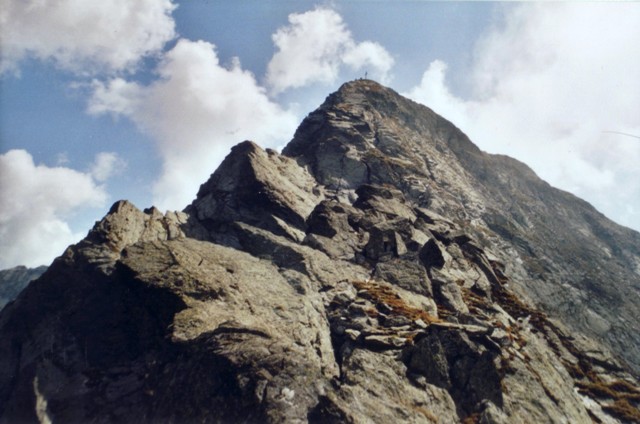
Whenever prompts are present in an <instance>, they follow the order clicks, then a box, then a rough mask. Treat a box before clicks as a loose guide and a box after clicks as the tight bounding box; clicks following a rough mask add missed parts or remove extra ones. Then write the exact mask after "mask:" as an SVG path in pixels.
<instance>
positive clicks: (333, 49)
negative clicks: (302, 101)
mask: <svg viewBox="0 0 640 424" xmlns="http://www.w3.org/2000/svg"><path fill="white" fill-rule="evenodd" d="M272 38H273V42H274V44H275V45H276V47H277V49H278V51H277V52H276V54H275V55H274V56H273V58H272V59H271V61H270V62H269V65H268V67H267V77H266V80H267V84H268V85H269V86H270V87H271V89H272V90H273V92H274V93H276V94H277V93H280V92H282V91H285V90H287V89H288V88H297V87H303V86H305V85H308V84H311V83H315V82H320V83H330V82H333V81H335V80H336V78H337V77H338V75H339V72H340V69H341V67H342V66H343V65H347V66H348V67H350V68H351V69H352V70H363V69H366V70H367V71H368V72H369V73H370V75H371V76H372V77H375V78H378V79H380V80H381V81H382V82H387V81H388V78H389V71H390V70H391V68H392V67H393V63H394V60H393V57H392V56H391V55H390V54H389V52H387V51H386V50H385V49H384V47H382V46H381V45H380V44H378V43H375V42H372V41H364V42H361V43H357V42H355V41H354V39H353V36H352V34H351V32H350V31H349V29H348V28H347V26H346V24H345V23H344V21H343V20H342V17H341V16H340V15H339V14H338V13H337V12H336V11H334V10H331V9H326V8H316V9H314V10H311V11H308V12H305V13H292V14H290V15H289V25H287V26H284V27H281V28H279V29H278V31H277V32H276V33H275V34H274V35H273V37H272Z"/></svg>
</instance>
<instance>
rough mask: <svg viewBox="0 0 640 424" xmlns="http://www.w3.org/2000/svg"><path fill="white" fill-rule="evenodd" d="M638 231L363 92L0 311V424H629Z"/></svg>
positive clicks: (337, 98) (633, 407) (246, 152)
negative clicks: (280, 145)
mask: <svg viewBox="0 0 640 424" xmlns="http://www.w3.org/2000/svg"><path fill="white" fill-rule="evenodd" d="M639 249H640V234H638V233H637V232H634V231H632V230H629V229H626V228H624V227H621V226H619V225H616V224H615V223H613V222H611V221H610V220H608V219H607V218H606V217H604V216H602V215H601V214H599V213H598V212H597V211H596V210H595V209H594V208H592V207H591V206H590V205H589V204H587V203H586V202H584V201H582V200H580V199H578V198H576V197H575V196H572V195H570V194H568V193H566V192H562V191H560V190H557V189H554V188H552V187H551V186H549V185H548V184H547V183H545V182H544V181H542V180H540V179H539V178H538V177H537V176H536V175H535V173H533V171H531V170H530V169H529V168H528V167H526V166H525V165H524V164H522V163H520V162H518V161H516V160H514V159H511V158H508V157H505V156H499V155H489V154H486V153H484V152H482V151H480V150H479V149H478V148H477V147H476V146H475V145H473V144H472V143H471V141H469V139H468V138H467V137H466V136H465V135H464V134H463V133H462V132H460V131H459V130H458V129H457V128H456V127H455V126H454V125H453V124H451V123H450V122H448V121H447V120H445V119H444V118H442V117H440V116H438V115H437V114H435V113H434V112H433V111H431V110H430V109H428V108H426V107H424V106H422V105H419V104H417V103H414V102H412V101H410V100H408V99H405V98H403V97H402V96H400V95H398V94H397V93H395V92H394V91H393V90H390V89H388V88H386V87H383V86H381V85H380V84H378V83H376V82H373V81H371V80H358V81H353V82H349V83H346V84H344V85H343V86H342V87H341V88H340V89H339V90H338V91H337V92H335V93H333V94H331V95H330V96H329V97H328V98H327V100H326V101H325V102H324V103H323V105H321V106H320V107H319V108H318V109H317V110H316V111H314V112H312V113H310V114H309V115H308V116H307V117H306V118H305V120H304V121H303V122H302V123H301V125H300V127H299V128H298V130H297V131H296V133H295V135H294V137H293V140H292V141H291V142H290V143H289V144H288V145H287V147H286V148H285V149H284V150H283V152H282V154H279V153H277V152H275V151H273V150H270V149H267V150H263V149H261V148H260V147H259V146H257V145H256V144H255V143H253V142H250V141H245V142H242V143H240V144H238V145H237V146H235V147H234V148H233V149H232V150H231V153H230V154H229V155H228V156H227V157H226V158H225V160H224V161H223V163H222V164H221V165H220V166H219V167H218V169H217V170H216V171H215V172H214V173H213V174H212V175H211V177H210V178H209V180H208V181H207V182H205V183H204V184H203V185H202V186H201V187H200V190H199V191H198V194H197V197H196V199H195V200H194V201H193V202H192V203H191V204H190V205H189V206H187V207H186V208H185V210H184V211H183V212H168V213H166V214H162V213H161V212H160V211H158V210H157V209H155V208H149V209H145V210H144V211H140V210H139V209H137V208H136V207H135V206H133V205H132V204H131V203H129V202H127V201H120V202H117V203H115V204H114V205H113V207H112V208H111V210H110V211H109V213H108V214H107V216H105V218H103V219H102V220H101V221H100V222H98V223H96V225H95V226H94V228H93V229H92V230H91V231H90V232H89V234H88V236H87V237H86V238H85V239H84V240H82V241H81V242H79V243H78V244H76V245H73V246H70V247H69V248H68V249H67V250H66V251H65V253H64V254H63V255H62V256H60V257H59V258H57V259H56V260H55V261H54V263H53V264H52V265H51V266H50V267H49V269H48V270H47V271H46V272H45V274H44V275H43V276H42V277H41V278H39V279H38V280H36V281H34V282H33V283H32V284H31V285H29V287H28V288H27V289H26V290H25V291H24V292H23V293H22V294H21V295H20V297H19V298H18V299H17V300H16V301H15V302H14V303H12V304H10V305H8V306H7V307H6V308H5V310H3V311H2V312H1V313H0V423H4V422H104V421H109V422H150V423H151V422H176V423H183V422H187V423H188V422H225V423H226V422H270V423H276V422H278V423H285V422H286V423H289V422H292V423H293V422H309V423H326V422H330V423H338V422H339V423H342V422H345V423H347V422H349V423H353V422H379V423H388V422H414V423H422V422H424V423H433V422H439V423H458V422H465V423H505V424H506V423H529V422H550V423H566V422H571V423H574V422H575V423H582V422H597V423H598V422H599V423H615V422H638V421H640V412H639V411H638V405H639V402H640V387H639V386H640V385H639V383H638V379H637V376H638V371H639V369H640V341H639V339H638V337H639V336H638V334H640V328H639V325H640V324H639V323H638V322H637V320H636V319H635V318H634V317H636V316H638V312H640V311H639V309H640V302H639V300H640V299H639V296H640V294H639V289H640V250H639Z"/></svg>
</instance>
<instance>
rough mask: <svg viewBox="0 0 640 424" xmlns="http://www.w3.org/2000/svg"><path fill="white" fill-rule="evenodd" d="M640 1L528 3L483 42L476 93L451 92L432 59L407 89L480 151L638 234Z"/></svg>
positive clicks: (474, 72)
mask: <svg viewBox="0 0 640 424" xmlns="http://www.w3.org/2000/svg"><path fill="white" fill-rule="evenodd" d="M638 22H640V5H638V4H632V3H615V4H611V3H589V4H584V3H581V4H576V3H559V4H558V3H554V4H548V3H544V4H538V3H527V4H523V5H518V6H512V5H509V6H507V7H506V8H505V9H504V22H503V24H502V25H498V26H496V27H494V28H493V29H492V30H491V31H490V32H488V33H487V34H485V36H484V37H482V38H481V40H480V41H479V43H478V44H477V46H476V49H475V60H474V61H473V63H472V69H471V72H470V74H469V75H470V80H469V82H470V84H471V86H472V88H473V95H472V96H470V97H469V98H461V97H458V96H456V95H453V94H452V93H451V90H450V89H449V87H448V85H447V81H446V72H447V69H446V64H444V63H443V62H441V61H434V62H433V63H431V65H430V67H429V68H428V69H427V70H426V72H425V73H424V75H423V78H422V81H421V83H420V84H419V85H418V86H416V87H414V88H413V89H412V90H411V91H410V92H408V93H407V95H409V96H410V97H412V98H413V99H414V100H417V101H419V102H422V103H424V104H427V105H429V106H430V107H432V108H433V109H434V110H436V111H437V112H439V113H441V114H442V115H443V116H445V117H447V118H449V119H450V120H452V121H453V122H455V123H456V125H458V126H459V127H460V128H461V129H462V130H463V131H465V132H466V133H467V134H468V135H469V136H470V137H471V139H472V140H474V141H475V142H476V143H478V144H479V145H480V147H481V148H483V149H485V150H487V151H490V152H496V153H497V152H499V153H505V154H509V155H511V156H513V157H516V158H518V159H520V160H522V161H524V162H526V163H527V164H529V165H530V166H531V167H532V168H534V170H535V171H536V172H537V173H538V174H539V175H540V176H541V177H542V178H544V179H545V180H547V181H549V182H550V183H551V184H553V185H555V186H557V187H560V188H563V189H566V190H569V191H572V192H573V193H576V194H577V195H579V196H580V197H583V198H585V199H586V200H588V201H590V202H591V203H592V204H594V205H595V206H596V207H597V208H598V209H600V210H601V211H603V212H604V213H605V214H607V215H608V216H610V217H612V218H614V219H616V220H617V221H618V222H621V223H623V224H625V225H628V226H632V227H635V228H636V229H640V227H639V224H638V223H639V222H640V168H638V166H637V164H638V163H639V162H638V161H639V160H640V142H639V141H638V139H635V138H633V137H628V136H624V135H621V134H614V133H608V132H606V131H619V132H624V133H628V134H632V135H633V134H635V135H640V115H638V113H637V111H638V110H640V79H638V78H637V75H640V53H639V51H638V49H637V47H636V46H635V44H636V40H638V39H640V26H639V25H638V24H637V23H638Z"/></svg>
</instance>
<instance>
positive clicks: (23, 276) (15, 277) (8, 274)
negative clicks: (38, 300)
mask: <svg viewBox="0 0 640 424" xmlns="http://www.w3.org/2000/svg"><path fill="white" fill-rule="evenodd" d="M46 269H47V267H46V266H39V267H37V268H27V267H26V266H16V267H13V268H9V269H3V270H1V271H0V309H2V308H4V305H6V304H7V303H9V302H11V301H12V300H13V299H15V298H16V297H17V296H18V294H19V293H20V292H21V291H22V289H24V288H25V287H26V286H27V284H29V282H30V281H31V280H35V279H36V278H38V277H39V276H41V275H42V273H43V272H45V271H46Z"/></svg>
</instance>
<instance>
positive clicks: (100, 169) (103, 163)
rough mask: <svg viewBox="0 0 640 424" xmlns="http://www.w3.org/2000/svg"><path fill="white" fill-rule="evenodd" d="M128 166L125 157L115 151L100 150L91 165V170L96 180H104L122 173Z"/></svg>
mask: <svg viewBox="0 0 640 424" xmlns="http://www.w3.org/2000/svg"><path fill="white" fill-rule="evenodd" d="M125 167H126V162H125V161H124V159H122V158H120V157H119V156H118V154H117V153H114V152H100V153H98V154H97V155H96V158H95V160H94V162H93V164H92V165H91V169H90V171H89V173H90V175H91V176H92V177H93V179H94V180H96V181H98V182H104V181H106V180H107V179H109V177H111V176H113V175H115V174H118V173H120V172H121V171H123V170H124V168H125Z"/></svg>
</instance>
